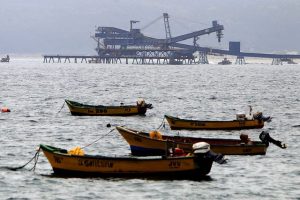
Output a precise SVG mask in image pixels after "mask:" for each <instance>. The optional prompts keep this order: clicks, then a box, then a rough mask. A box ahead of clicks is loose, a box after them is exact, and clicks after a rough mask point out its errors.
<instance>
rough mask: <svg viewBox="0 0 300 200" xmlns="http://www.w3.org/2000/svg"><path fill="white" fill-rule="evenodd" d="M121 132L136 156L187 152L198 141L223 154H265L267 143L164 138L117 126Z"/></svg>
mask: <svg viewBox="0 0 300 200" xmlns="http://www.w3.org/2000/svg"><path fill="white" fill-rule="evenodd" d="M117 130H118V131H119V133H120V134H121V135H122V136H123V138H124V139H125V140H126V141H127V143H128V144H129V145H130V149H131V153H132V154H133V155H135V156H154V155H165V154H166V152H167V151H168V149H170V148H175V147H179V148H181V149H183V150H184V151H185V152H191V151H192V145H193V144H195V143H197V142H206V143H208V144H210V149H211V150H212V151H213V152H215V153H220V154H223V155H265V154H266V151H267V147H268V146H267V145H266V144H264V143H262V142H259V141H253V142H251V144H244V143H242V141H241V140H238V139H213V138H194V137H180V136H164V135H163V136H162V139H161V140H160V139H153V138H150V136H149V134H148V133H145V132H138V131H135V130H132V129H127V128H125V127H120V126H118V127H117Z"/></svg>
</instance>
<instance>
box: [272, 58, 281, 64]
mask: <svg viewBox="0 0 300 200" xmlns="http://www.w3.org/2000/svg"><path fill="white" fill-rule="evenodd" d="M272 65H282V61H281V59H280V58H273V60H272Z"/></svg>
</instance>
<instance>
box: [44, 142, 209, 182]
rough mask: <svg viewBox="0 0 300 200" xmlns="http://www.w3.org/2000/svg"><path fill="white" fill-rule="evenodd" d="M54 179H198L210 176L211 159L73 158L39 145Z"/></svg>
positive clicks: (73, 156) (62, 150)
mask: <svg viewBox="0 0 300 200" xmlns="http://www.w3.org/2000/svg"><path fill="white" fill-rule="evenodd" d="M40 147H41V149H42V151H43V152H44V154H45V156H46V157H47V159H48V161H49V162H50V164H51V166H52V168H53V171H54V173H55V174H57V175H66V176H100V177H149V176H154V177H155V176H158V177H159V176H160V175H166V176H170V177H176V176H178V178H180V177H185V176H191V177H195V176H196V177H200V176H205V175H207V174H208V173H209V172H210V169H211V167H212V162H213V161H212V159H211V158H208V157H205V155H202V156H189V157H164V158H162V157H159V158H132V157H122V158H118V157H104V156H89V155H85V156H76V155H70V154H67V153H66V152H67V151H66V150H64V149H59V148H55V147H51V146H47V145H40Z"/></svg>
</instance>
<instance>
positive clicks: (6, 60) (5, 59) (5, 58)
mask: <svg viewBox="0 0 300 200" xmlns="http://www.w3.org/2000/svg"><path fill="white" fill-rule="evenodd" d="M9 60H10V58H9V55H7V56H6V57H4V58H1V60H0V62H9Z"/></svg>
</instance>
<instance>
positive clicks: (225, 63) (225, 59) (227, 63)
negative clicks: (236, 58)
mask: <svg viewBox="0 0 300 200" xmlns="http://www.w3.org/2000/svg"><path fill="white" fill-rule="evenodd" d="M218 64H219V65H231V64H232V62H231V61H230V60H228V59H227V58H224V59H223V60H222V61H221V62H218Z"/></svg>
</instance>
